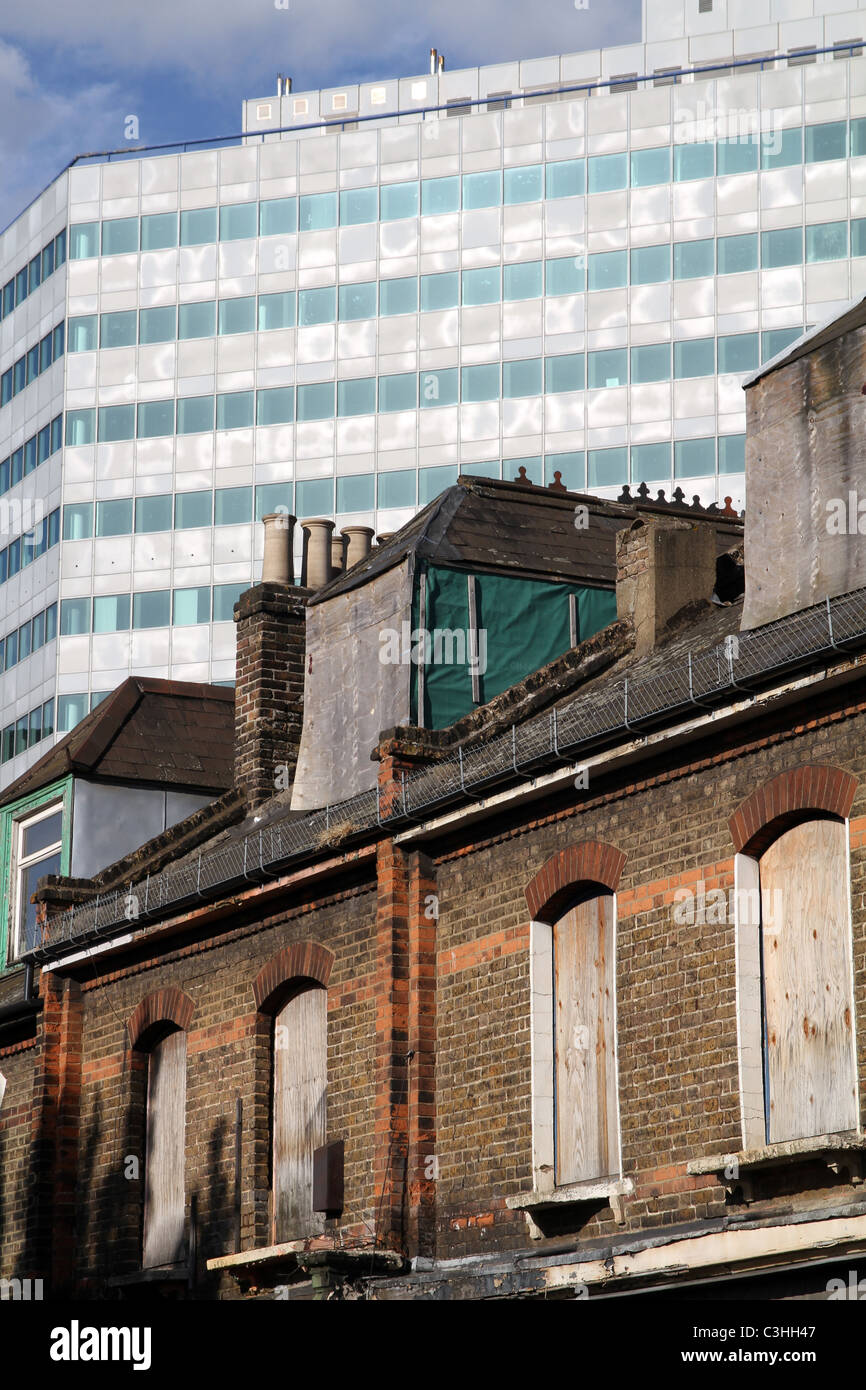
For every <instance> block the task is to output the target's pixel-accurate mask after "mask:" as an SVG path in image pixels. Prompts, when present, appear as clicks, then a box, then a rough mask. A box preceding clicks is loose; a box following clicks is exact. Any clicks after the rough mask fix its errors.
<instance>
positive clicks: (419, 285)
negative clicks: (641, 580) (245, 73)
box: [0, 0, 866, 785]
mask: <svg viewBox="0 0 866 1390" xmlns="http://www.w3.org/2000/svg"><path fill="white" fill-rule="evenodd" d="M643 8H644V16H643V32H642V36H641V41H640V42H639V43H634V44H630V45H628V46H620V47H615V48H609V49H604V50H602V51H598V50H595V51H582V50H580V38H581V25H582V23H583V22H584V20H585V13H584V12H585V9H586V7H585V6H584V5H583V4H581V3H579V2H578V0H576V3H575V10H574V18H573V22H572V24H571V28H570V32H569V36H568V37H569V41H570V43H571V45H572V46H573V47H574V48H575V49H577V50H579V51H575V52H571V53H568V54H565V55H562V56H559V57H553V58H543V59H531V60H528V61H524V62H516V61H515V62H512V63H501V64H497V65H494V66H489V67H481V68H473V69H467V70H463V71H454V72H449V71H445V70H444V68H443V66H442V64H441V62H440V61H437V59H436V58H435V56H434V57H433V59H432V61H431V70H430V72H429V73H428V74H426V75H420V76H417V77H411V78H400V79H397V78H394V79H392V80H385V81H382V82H379V83H375V82H374V83H368V84H362V85H360V86H359V85H353V86H346V87H335V88H332V89H329V90H327V91H314V92H295V91H292V90H291V83H290V82H289V81H288V80H284V79H282V78H281V79H279V81H278V84H277V85H278V91H277V95H276V96H270V97H260V98H256V99H253V100H250V101H247V102H246V103H245V105H244V113H243V133H242V134H241V135H240V136H239V137H238V138H237V139H235V140H234V141H231V142H229V143H225V142H223V143H222V144H221V145H216V144H207V143H199V144H193V145H188V146H184V147H179V148H178V149H172V150H165V149H153V150H146V149H144V150H130V151H128V152H124V153H123V155H122V156H118V155H111V156H110V155H105V156H98V157H87V158H81V159H78V160H75V161H73V163H72V165H71V166H70V167H69V168H67V169H66V170H64V171H63V173H62V174H60V175H59V177H58V178H57V179H56V180H55V181H54V182H53V183H52V184H51V185H50V186H49V187H48V188H47V189H46V190H45V191H44V192H43V193H42V194H40V195H39V197H38V198H36V199H35V200H34V201H33V202H32V203H31V205H30V206H29V207H28V208H26V209H25V210H24V211H23V212H22V213H21V214H20V215H19V216H18V217H17V218H16V219H15V221H14V222H12V224H11V225H10V226H9V227H8V228H7V229H6V230H5V232H3V234H2V235H0V313H2V318H0V529H2V532H3V534H2V536H0V614H2V618H0V652H2V662H0V671H2V674H0V729H2V732H0V758H2V762H0V785H5V784H8V783H9V782H10V781H11V780H12V779H13V778H15V777H17V776H18V775H19V774H20V773H21V772H22V771H23V770H24V769H25V768H26V767H27V766H28V765H29V764H30V763H32V762H33V761H34V760H35V759H36V758H37V757H39V756H40V755H41V754H42V753H43V752H45V750H46V748H47V746H49V743H50V742H51V741H52V740H53V739H54V738H55V737H56V736H57V735H58V734H61V733H64V732H66V731H68V730H69V729H70V728H71V727H72V726H73V725H75V724H76V723H77V722H78V721H79V720H80V719H81V718H82V717H83V716H84V714H85V713H86V712H87V711H88V710H89V709H90V708H92V707H93V705H94V704H96V703H98V702H99V700H100V699H102V698H103V697H104V696H105V694H106V693H107V692H109V691H110V690H112V689H114V688H115V687H116V686H117V685H118V684H120V682H121V681H123V680H124V679H125V678H126V677H127V676H128V675H129V674H130V673H136V674H138V675H143V676H170V677H172V678H175V679H189V680H194V681H217V682H225V683H229V682H231V680H232V678H233V673H234V628H233V623H232V608H233V604H234V601H235V599H236V598H237V596H238V595H239V594H240V592H241V591H242V590H244V589H245V588H247V587H248V586H249V585H250V584H251V583H252V582H253V580H254V579H255V578H256V576H257V565H260V546H261V534H260V533H261V529H262V528H261V527H258V526H257V525H256V524H255V523H256V518H259V517H261V516H262V515H263V514H265V513H267V512H271V511H274V510H277V509H279V508H285V509H287V510H289V511H291V512H293V513H295V514H296V515H297V516H298V517H300V518H302V519H303V518H305V517H314V516H315V517H332V518H335V519H336V523H337V528H338V530H339V529H340V528H342V527H344V526H353V525H354V526H366V527H370V528H372V529H373V531H374V532H375V533H382V532H389V531H393V530H394V529H395V528H396V527H397V526H399V525H401V524H402V523H403V522H405V521H406V520H407V519H408V518H409V517H410V516H411V515H412V514H413V512H414V511H415V510H416V509H417V508H418V507H420V506H421V505H423V504H424V503H426V502H428V501H429V500H430V499H431V498H433V497H434V496H435V495H436V494H437V493H439V492H440V491H441V490H442V489H443V488H444V487H446V486H448V485H450V484H451V483H453V482H454V480H455V479H456V477H457V475H458V472H461V471H462V472H464V473H475V474H482V475H486V476H495V477H505V478H513V477H515V476H517V475H518V471H519V470H520V469H521V468H522V469H523V470H524V473H523V474H522V475H521V476H525V477H527V478H528V479H529V480H531V481H533V482H535V483H539V484H547V483H550V482H552V481H553V479H554V478H555V476H556V474H557V473H558V474H559V475H560V477H561V480H562V481H563V482H564V483H565V484H566V485H567V486H568V487H569V488H572V489H584V488H586V489H588V490H590V491H595V492H600V493H602V494H603V495H606V496H611V497H616V496H618V495H619V494H620V492H621V490H622V488H623V486H624V485H628V486H629V487H631V488H632V490H634V489H636V488H637V487H638V486H639V485H641V484H646V485H647V486H648V487H649V488H650V489H651V491H652V492H655V491H656V490H657V489H658V488H664V489H665V490H666V491H667V492H668V493H669V492H670V490H671V489H672V488H676V487H680V488H682V490H683V492H684V493H685V494H686V497H687V498H691V497H692V496H694V495H697V496H699V497H700V498H701V500H702V501H703V502H704V503H708V502H710V501H713V500H720V499H722V498H723V497H725V496H730V497H732V498H733V499H734V503H735V505H737V506H739V507H741V506H743V505H744V501H745V498H744V475H743V470H744V430H745V415H744V403H743V393H742V389H741V382H742V379H743V377H744V376H745V375H746V374H747V373H748V372H750V371H751V370H753V369H754V368H755V367H757V365H758V364H759V362H761V361H763V360H766V359H768V358H770V357H772V356H773V355H775V354H776V353H777V352H779V351H781V350H782V349H783V348H784V347H785V346H787V344H789V343H790V342H791V341H792V340H793V339H794V338H796V337H797V336H799V335H800V334H801V333H802V331H803V329H804V328H805V327H806V326H809V325H812V324H814V323H817V322H820V321H821V320H822V319H824V318H825V317H829V316H830V315H832V314H834V313H836V312H837V311H838V310H839V308H840V307H841V306H842V305H843V304H844V303H845V302H846V301H848V300H849V299H850V298H852V297H853V296H855V295H860V294H863V293H864V291H866V63H864V62H863V61H862V53H863V42H864V37H866V3H864V4H861V5H860V7H859V8H857V7H852V5H851V3H850V0H838V3H837V2H835V0H664V3H659V4H655V3H654V4H652V5H650V3H649V0H644V6H643ZM299 531H300V528H299ZM298 560H299V561H300V556H298ZM46 740H47V741H48V742H46Z"/></svg>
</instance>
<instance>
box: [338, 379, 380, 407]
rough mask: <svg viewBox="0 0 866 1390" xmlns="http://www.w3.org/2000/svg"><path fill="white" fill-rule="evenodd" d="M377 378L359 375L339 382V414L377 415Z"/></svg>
mask: <svg viewBox="0 0 866 1390" xmlns="http://www.w3.org/2000/svg"><path fill="white" fill-rule="evenodd" d="M375 413H376V378H375V377H374V376H369V377H359V378H357V379H353V380H351V381H338V382H337V414H338V415H375Z"/></svg>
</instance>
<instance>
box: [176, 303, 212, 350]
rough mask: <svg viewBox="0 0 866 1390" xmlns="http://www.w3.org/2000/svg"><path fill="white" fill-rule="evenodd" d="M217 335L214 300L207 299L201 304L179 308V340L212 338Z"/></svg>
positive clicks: (183, 305)
mask: <svg viewBox="0 0 866 1390" xmlns="http://www.w3.org/2000/svg"><path fill="white" fill-rule="evenodd" d="M215 333H216V304H215V303H214V301H213V300H212V299H205V300H203V301H202V302H201V303H200V304H181V305H179V306H178V313H177V336H178V338H180V339H181V340H183V339H186V338H212V337H213V336H214V334H215Z"/></svg>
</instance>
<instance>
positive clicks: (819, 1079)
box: [760, 820, 857, 1143]
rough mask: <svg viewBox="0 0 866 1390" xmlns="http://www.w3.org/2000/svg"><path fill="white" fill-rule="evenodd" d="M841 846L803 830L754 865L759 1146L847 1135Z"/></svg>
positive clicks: (830, 835) (807, 826)
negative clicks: (760, 1058) (761, 1105)
mask: <svg viewBox="0 0 866 1390" xmlns="http://www.w3.org/2000/svg"><path fill="white" fill-rule="evenodd" d="M846 840H847V829H846V826H845V825H844V824H842V823H841V822H838V821H833V820H815V821H807V822H805V823H804V824H802V825H797V826H794V828H793V829H792V830H788V831H786V833H785V834H784V835H781V836H780V837H779V839H778V840H775V841H774V842H773V844H772V845H771V846H770V848H769V849H768V850H767V851H766V853H765V854H764V855H763V856H762V857H761V860H760V877H761V955H762V962H763V965H762V976H763V981H762V983H763V989H762V996H763V1045H764V1090H765V1104H766V1111H765V1114H766V1137H767V1142H768V1143H780V1142H783V1141H785V1140H788V1139H803V1138H807V1137H809V1136H812V1135H816V1134H832V1133H836V1132H838V1131H840V1130H846V1129H854V1128H856V1126H857V1083H856V1073H855V1068H854V1051H853V1047H852V1026H853V1025H852V1008H851V966H850V933H849V926H848V892H849V890H848V865H847V846H846Z"/></svg>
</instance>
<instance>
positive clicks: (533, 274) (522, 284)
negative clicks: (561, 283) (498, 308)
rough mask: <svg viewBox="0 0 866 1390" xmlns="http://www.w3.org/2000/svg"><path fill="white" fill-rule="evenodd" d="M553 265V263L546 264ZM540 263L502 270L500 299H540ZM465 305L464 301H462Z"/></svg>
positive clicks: (541, 278) (541, 263) (520, 264)
mask: <svg viewBox="0 0 866 1390" xmlns="http://www.w3.org/2000/svg"><path fill="white" fill-rule="evenodd" d="M548 264H551V265H552V264H553V262H552V261H551V262H548ZM542 265H543V262H542V261H519V262H518V263H517V264H516V265H506V266H503V268H502V298H503V299H505V300H513V299H540V298H541V295H542V293H543V288H542V285H543V277H542ZM464 303H465V299H464Z"/></svg>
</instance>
